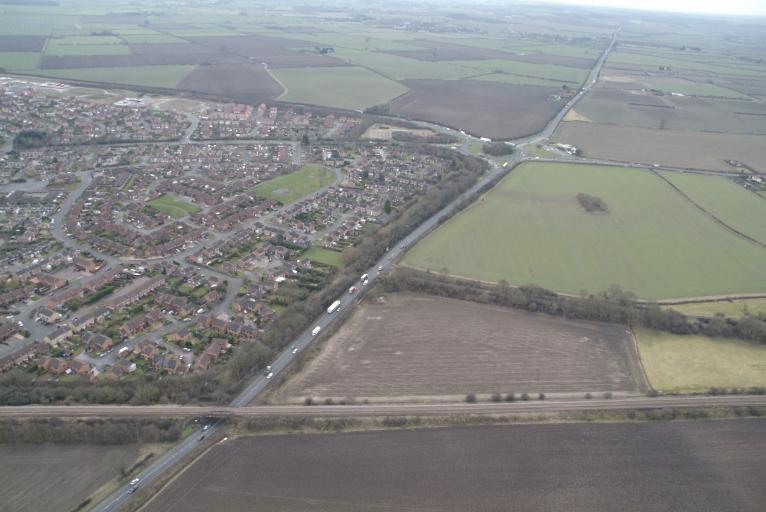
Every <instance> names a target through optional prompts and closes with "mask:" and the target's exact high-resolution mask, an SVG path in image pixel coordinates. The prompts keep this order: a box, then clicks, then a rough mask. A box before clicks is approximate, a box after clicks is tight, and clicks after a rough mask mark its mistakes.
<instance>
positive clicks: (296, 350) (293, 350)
mask: <svg viewBox="0 0 766 512" xmlns="http://www.w3.org/2000/svg"><path fill="white" fill-rule="evenodd" d="M290 352H292V353H293V354H295V353H297V352H298V347H296V346H295V345H293V348H292V349H291V350H290Z"/></svg>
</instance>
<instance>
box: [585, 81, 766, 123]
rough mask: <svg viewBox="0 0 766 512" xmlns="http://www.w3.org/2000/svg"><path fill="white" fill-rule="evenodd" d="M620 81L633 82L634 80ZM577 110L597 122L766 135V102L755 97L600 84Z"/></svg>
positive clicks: (623, 84) (624, 84)
mask: <svg viewBox="0 0 766 512" xmlns="http://www.w3.org/2000/svg"><path fill="white" fill-rule="evenodd" d="M612 83H613V82H610V85H611V84H612ZM618 85H622V86H626V87H630V86H631V84H630V83H628V84H626V83H620V84H618ZM634 87H640V86H639V85H637V84H636V85H634ZM576 111H577V112H578V113H579V114H581V115H582V116H584V117H585V118H587V119H588V120H589V121H592V122H594V123H606V124H615V125H621V126H632V127H638V128H651V129H653V130H658V131H659V130H662V131H663V132H671V133H672V131H696V132H710V133H730V134H731V133H742V134H760V135H766V106H764V105H763V104H760V103H756V102H752V101H732V100H717V99H712V98H696V97H676V96H655V95H654V94H650V93H639V92H637V91H635V90H634V91H628V90H621V89H606V88H599V89H596V90H593V91H591V92H590V93H589V94H588V95H587V96H586V97H585V98H584V99H583V100H582V101H581V102H580V103H578V105H577V108H576Z"/></svg>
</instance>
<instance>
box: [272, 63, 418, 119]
mask: <svg viewBox="0 0 766 512" xmlns="http://www.w3.org/2000/svg"><path fill="white" fill-rule="evenodd" d="M271 72H272V73H273V75H274V77H275V78H276V79H277V81H279V82H280V83H281V84H282V85H283V86H284V87H285V88H286V89H287V92H286V93H285V94H283V95H282V96H280V97H279V99H280V100H282V101H290V102H294V103H310V104H312V105H320V106H324V107H335V108H345V109H351V110H363V109H365V108H368V107H372V106H374V105H379V104H382V103H386V102H388V101H390V100H392V99H394V98H396V97H397V96H399V95H401V94H403V93H405V92H407V88H406V87H405V86H403V85H401V84H400V83H398V82H394V81H392V80H388V79H386V78H384V77H382V76H380V75H378V74H375V73H373V72H372V71H369V70H367V69H364V68H359V67H335V68H300V69H274V70H271Z"/></svg>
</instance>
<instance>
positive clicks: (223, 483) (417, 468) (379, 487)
mask: <svg viewBox="0 0 766 512" xmlns="http://www.w3.org/2000/svg"><path fill="white" fill-rule="evenodd" d="M765 427H766V420H763V419H752V420H719V421H693V422H690V421H678V422H646V423H633V424H631V423H611V424H610V423H595V424H588V423H582V424H560V425H506V426H485V427H451V428H438V429H413V430H386V431H377V432H353V433H337V434H317V435H271V436H258V437H240V438H237V439H232V440H229V441H227V442H225V443H219V444H217V445H216V446H215V447H214V448H212V449H211V450H210V451H209V452H207V453H206V454H205V455H204V456H203V457H202V458H201V459H200V460H198V461H196V462H195V463H194V465H192V466H191V467H190V468H189V469H188V470H187V471H185V472H184V473H182V474H181V475H180V476H179V477H178V478H177V479H176V480H174V481H173V482H172V483H171V484H170V485H169V486H168V487H167V488H166V489H164V490H163V491H162V492H161V493H160V494H159V496H157V497H156V498H155V499H154V500H153V501H151V502H150V503H149V504H148V505H147V507H146V510H147V512H160V511H162V512H181V511H183V512H206V511H208V510H227V511H229V512H251V511H253V510H256V509H257V510H258V511H259V512H271V511H274V512H276V511H279V512H293V511H295V512H298V511H301V512H306V511H312V512H380V511H384V512H393V511H405V510H407V511H416V510H417V511H436V510H438V511H443V512H458V511H459V512H464V511H468V510H471V511H482V512H507V511H508V510H529V511H532V510H567V511H571V512H593V511H601V510H641V511H643V512H666V511H669V510H674V511H692V510H715V511H718V512H756V511H761V510H762V508H763V503H764V502H766V487H765V486H763V485H762V484H763V474H764V471H766V457H763V453H764V451H766V428H765Z"/></svg>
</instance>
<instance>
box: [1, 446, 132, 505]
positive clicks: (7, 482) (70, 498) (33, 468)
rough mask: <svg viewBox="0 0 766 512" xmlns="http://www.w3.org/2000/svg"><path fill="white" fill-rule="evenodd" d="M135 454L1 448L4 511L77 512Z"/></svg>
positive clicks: (110, 449)
mask: <svg viewBox="0 0 766 512" xmlns="http://www.w3.org/2000/svg"><path fill="white" fill-rule="evenodd" d="M137 454H138V449H137V447H135V446H62V445H0V496H2V503H1V504H0V509H2V510H7V511H12V510H35V511H39V512H48V511H50V512H61V511H68V510H74V509H75V508H76V507H77V505H79V504H80V503H82V501H83V500H84V499H85V498H86V497H87V496H88V495H89V494H91V493H93V492H94V491H96V490H97V489H98V488H99V487H101V486H102V485H104V484H106V483H107V482H109V481H110V480H112V479H113V478H116V477H118V476H119V474H120V469H121V468H123V467H130V466H131V465H132V464H133V463H134V461H135V459H136V457H137V456H138V455H137Z"/></svg>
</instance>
